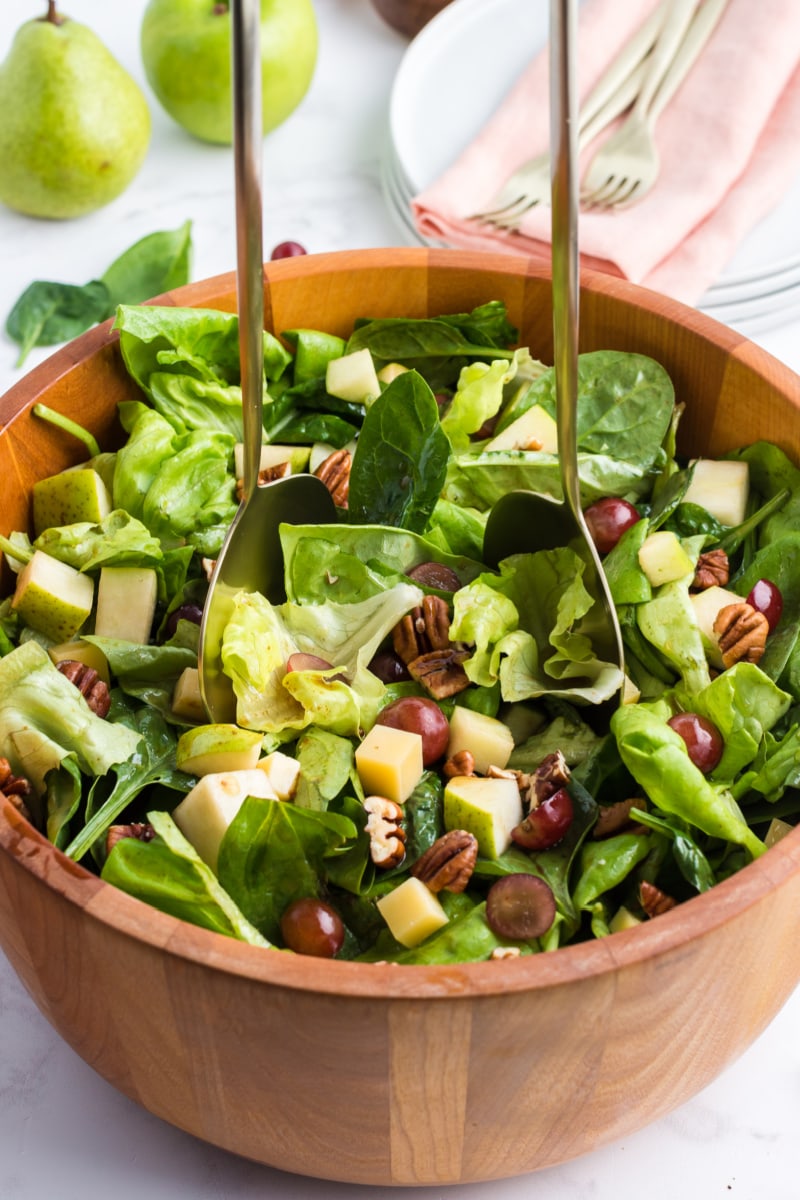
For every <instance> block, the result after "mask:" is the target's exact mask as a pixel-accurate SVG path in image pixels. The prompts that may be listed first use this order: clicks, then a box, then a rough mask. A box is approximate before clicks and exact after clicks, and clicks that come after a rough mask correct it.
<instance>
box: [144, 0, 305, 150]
mask: <svg viewBox="0 0 800 1200" xmlns="http://www.w3.org/2000/svg"><path fill="white" fill-rule="evenodd" d="M141 47H142V61H143V63H144V69H145V73H146V74H147V79H148V82H149V83H150V86H151V87H152V89H153V91H154V93H155V95H156V97H157V98H158V100H159V101H160V103H161V104H162V105H163V106H164V108H165V109H166V111H167V112H168V113H169V115H170V116H171V117H173V118H174V120H176V121H177V122H178V124H179V125H182V126H183V128H184V129H187V130H188V131H189V133H192V134H194V135H195V137H198V138H202V139H203V140H204V141H207V142H220V143H223V144H227V145H229V144H230V143H231V142H232V141H233V109H232V99H231V17H230V3H229V0H150V2H149V4H148V5H147V8H146V9H145V14H144V18H143V21H142V35H141ZM316 61H317V21H316V16H315V13H314V8H313V5H312V2H311V0H261V64H262V72H261V74H262V101H263V103H262V108H263V128H264V132H265V133H269V131H270V130H272V129H275V128H276V127H277V126H278V125H280V124H282V122H283V121H285V120H286V118H287V117H288V116H289V115H290V114H291V113H292V112H294V110H295V108H297V106H298V104H299V103H300V101H301V100H302V99H303V97H304V96H305V94H306V92H307V91H308V88H309V86H310V84H311V80H312V77H313V75H314V68H315V66H316Z"/></svg>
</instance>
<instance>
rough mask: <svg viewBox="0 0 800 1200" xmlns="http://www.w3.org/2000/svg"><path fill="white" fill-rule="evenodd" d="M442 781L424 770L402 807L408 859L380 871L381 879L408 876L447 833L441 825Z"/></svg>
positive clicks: (432, 773)
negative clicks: (426, 852)
mask: <svg viewBox="0 0 800 1200" xmlns="http://www.w3.org/2000/svg"><path fill="white" fill-rule="evenodd" d="M443 790H444V789H443V787H442V781H441V779H440V778H439V776H438V775H437V774H436V772H435V771H425V773H424V774H423V775H422V778H421V779H420V781H419V783H418V784H417V786H416V787H415V788H414V790H413V792H412V793H411V795H410V796H409V797H408V799H407V800H406V802H405V804H404V805H403V812H404V814H405V816H404V820H403V829H404V830H405V834H406V856H405V858H404V859H403V861H402V863H400V865H399V866H397V867H393V868H390V869H389V870H388V871H381V879H390V878H391V877H392V876H393V875H401V874H405V873H406V872H407V871H408V869H409V867H411V866H413V864H414V863H415V862H416V861H417V859H418V858H421V857H422V855H423V854H424V853H425V851H426V850H429V849H430V848H431V846H432V845H433V843H434V842H435V841H436V840H437V838H439V837H441V836H442V834H443V833H444V826H443V824H442V820H443V817H442V812H443V809H442V793H443Z"/></svg>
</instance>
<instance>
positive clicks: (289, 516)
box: [198, 0, 336, 722]
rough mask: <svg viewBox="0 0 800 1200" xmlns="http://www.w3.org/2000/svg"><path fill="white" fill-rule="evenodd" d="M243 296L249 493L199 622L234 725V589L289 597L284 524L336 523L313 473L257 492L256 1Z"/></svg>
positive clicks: (245, 143) (212, 715) (240, 44)
mask: <svg viewBox="0 0 800 1200" xmlns="http://www.w3.org/2000/svg"><path fill="white" fill-rule="evenodd" d="M231 33H232V65H233V128H234V140H233V150H234V174H235V182H236V249H237V257H236V291H237V300H238V308H239V357H240V362H241V377H242V420H243V442H244V471H243V474H244V497H243V500H242V503H241V505H240V506H239V510H238V512H237V513H236V516H235V517H234V519H233V522H232V524H231V527H230V529H229V530H228V534H227V536H226V538H225V541H224V543H223V546H222V549H221V550H220V553H219V557H218V558H217V562H216V566H215V568H214V573H213V575H212V577H211V583H210V586H209V590H208V596H207V598H206V603H205V608H204V611H203V620H202V623H201V626H200V652H199V663H198V665H199V674H200V693H201V695H202V698H203V703H204V704H205V707H206V710H207V712H208V716H209V719H210V720H211V721H217V722H227V721H233V720H234V719H235V714H236V698H235V696H234V692H233V686H232V684H231V682H230V680H229V679H228V677H227V676H226V675H225V674H224V673H223V669H222V635H223V632H224V630H225V626H226V624H227V622H228V620H229V618H230V615H231V612H232V609H233V600H234V597H235V595H236V593H237V592H240V591H245V592H260V593H261V594H262V595H264V596H266V597H267V599H268V600H270V601H271V602H272V603H273V604H277V603H280V602H281V601H282V600H284V599H285V598H286V594H285V590H284V582H283V556H282V554H281V545H280V537H279V532H278V531H279V527H280V525H281V524H306V523H308V524H335V522H336V507H335V505H334V503H333V500H332V499H331V495H330V492H329V491H328V489H327V488H326V487H325V485H324V483H322V481H321V480H320V479H317V478H315V477H314V476H313V475H307V474H299V475H289V476H287V477H286V478H285V479H280V480H277V481H276V482H275V483H268V484H266V485H263V486H259V482H258V472H259V466H260V463H261V443H262V433H263V426H262V419H261V409H262V403H263V387H264V348H263V330H264V291H263V289H264V279H263V248H262V234H261V223H262V215H261V154H262V140H263V134H262V118H261V39H260V3H259V0H233V3H232V4H231Z"/></svg>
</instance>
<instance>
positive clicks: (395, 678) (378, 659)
mask: <svg viewBox="0 0 800 1200" xmlns="http://www.w3.org/2000/svg"><path fill="white" fill-rule="evenodd" d="M369 669H370V671H372V674H373V675H377V676H378V679H380V681H381V683H402V682H403V680H405V679H410V678H411V676H410V675H409V673H408V668H407V667H406V664H405V663H404V662H403V660H402V658H401V657H400V655H399V654H395V652H394V650H379V651H378V653H377V654H376V655H375V656H374V657H373V658H371V659H370V663H369Z"/></svg>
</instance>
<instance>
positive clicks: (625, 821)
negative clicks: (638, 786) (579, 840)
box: [592, 796, 645, 839]
mask: <svg viewBox="0 0 800 1200" xmlns="http://www.w3.org/2000/svg"><path fill="white" fill-rule="evenodd" d="M644 805H645V802H644V800H639V799H638V798H637V797H636V796H632V797H631V798H630V799H629V800H617V802H616V804H601V805H600V812H599V813H598V816H597V820H596V821H595V823H594V828H593V829H592V837H593V838H597V839H600V838H607V837H611V835H612V834H614V833H619V832H620V831H621V830H623V829H626V828H627V827H629V826H632V825H633V822H632V821H631V819H630V814H631V809H632V808H643V807H644Z"/></svg>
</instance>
